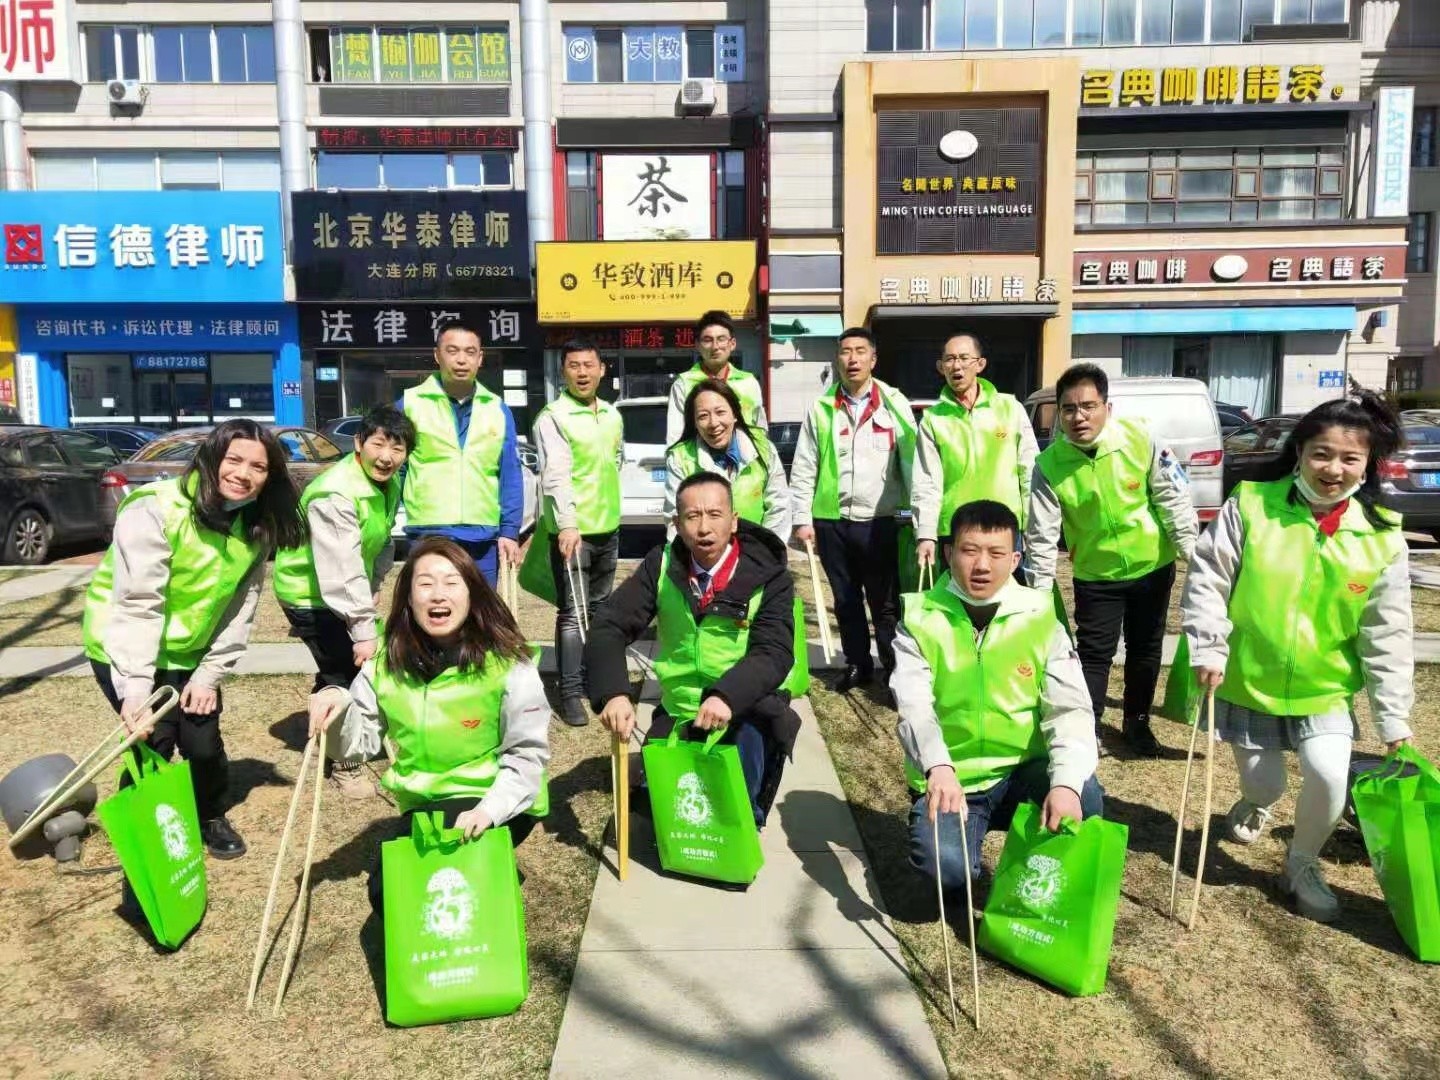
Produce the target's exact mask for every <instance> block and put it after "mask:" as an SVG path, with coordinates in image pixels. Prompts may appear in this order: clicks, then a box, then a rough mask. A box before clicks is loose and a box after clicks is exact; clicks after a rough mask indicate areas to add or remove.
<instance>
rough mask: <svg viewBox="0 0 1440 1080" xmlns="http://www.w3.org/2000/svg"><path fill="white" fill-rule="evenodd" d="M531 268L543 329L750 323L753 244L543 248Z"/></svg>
mask: <svg viewBox="0 0 1440 1080" xmlns="http://www.w3.org/2000/svg"><path fill="white" fill-rule="evenodd" d="M535 262H536V267H535V269H536V280H537V282H538V286H539V300H540V321H541V322H542V323H557V322H562V323H563V322H579V323H633V322H635V321H637V320H641V319H649V320H655V321H659V322H692V321H693V320H694V319H696V318H697V317H698V316H699V314H700V313H701V312H703V311H710V310H719V311H723V312H725V313H726V314H728V315H731V316H733V317H735V318H738V319H749V318H753V317H754V315H755V278H756V270H755V241H753V240H636V241H618V242H614V243H611V242H604V241H597V242H579V243H563V242H562V243H544V244H537V245H535Z"/></svg>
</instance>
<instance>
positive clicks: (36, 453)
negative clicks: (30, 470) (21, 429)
mask: <svg viewBox="0 0 1440 1080" xmlns="http://www.w3.org/2000/svg"><path fill="white" fill-rule="evenodd" d="M25 461H26V462H27V463H28V464H29V465H31V466H33V467H35V468H64V467H65V459H64V458H63V457H61V456H60V448H59V447H58V446H56V445H55V443H54V441H53V440H51V439H31V440H30V441H29V442H27V443H26V444H25Z"/></svg>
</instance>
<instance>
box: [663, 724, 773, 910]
mask: <svg viewBox="0 0 1440 1080" xmlns="http://www.w3.org/2000/svg"><path fill="white" fill-rule="evenodd" d="M681 726H682V725H681V724H678V723H677V724H676V725H675V728H674V730H673V731H671V732H670V737H669V738H668V739H666V740H665V741H664V742H663V743H662V742H647V743H646V744H645V750H644V759H645V777H646V781H647V783H648V785H649V788H650V813H651V817H652V819H653V820H654V822H655V842H656V844H657V846H658V847H659V849H660V865H661V866H662V867H664V868H665V869H666V870H668V871H670V873H672V874H687V875H689V876H690V877H698V878H707V879H709V880H711V881H728V882H731V883H734V884H741V885H748V884H749V883H750V882H752V881H754V880H755V875H756V874H758V873H759V872H760V867H761V866H763V865H764V864H765V856H764V855H763V854H761V852H760V830H759V829H757V828H756V827H755V811H754V810H753V809H752V808H751V806H750V795H749V792H748V791H746V788H745V773H744V771H743V770H742V769H741V767H740V751H739V750H738V749H737V748H736V747H735V746H733V745H724V746H721V745H717V744H718V743H719V740H720V737H721V736H722V735H724V734H725V729H723V728H722V729H720V730H719V731H715V732H712V733H711V735H710V737H709V738H707V739H706V740H705V741H704V742H703V743H700V742H689V741H684V742H682V741H681V739H680V728H681Z"/></svg>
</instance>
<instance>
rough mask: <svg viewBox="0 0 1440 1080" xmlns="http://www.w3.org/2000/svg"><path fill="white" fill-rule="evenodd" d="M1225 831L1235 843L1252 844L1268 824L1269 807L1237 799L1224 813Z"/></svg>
mask: <svg viewBox="0 0 1440 1080" xmlns="http://www.w3.org/2000/svg"><path fill="white" fill-rule="evenodd" d="M1225 824H1226V826H1227V828H1226V831H1227V832H1228V833H1229V834H1230V839H1231V840H1234V841H1235V843H1237V844H1253V843H1254V842H1255V841H1256V840H1259V839H1260V835H1261V833H1263V832H1264V831H1265V826H1267V825H1269V824H1270V808H1269V807H1268V806H1256V805H1255V804H1254V803H1252V802H1249V801H1247V800H1245V799H1239V800H1237V801H1236V803H1235V805H1234V806H1232V807H1230V813H1228V814H1226V815H1225Z"/></svg>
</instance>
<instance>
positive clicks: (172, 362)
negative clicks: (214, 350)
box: [130, 352, 210, 371]
mask: <svg viewBox="0 0 1440 1080" xmlns="http://www.w3.org/2000/svg"><path fill="white" fill-rule="evenodd" d="M130 366H131V367H133V368H134V369H135V370H136V371H208V370H209V369H210V355H209V354H208V353H153V352H148V353H136V354H135V355H134V356H132V357H131V358H130Z"/></svg>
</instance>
